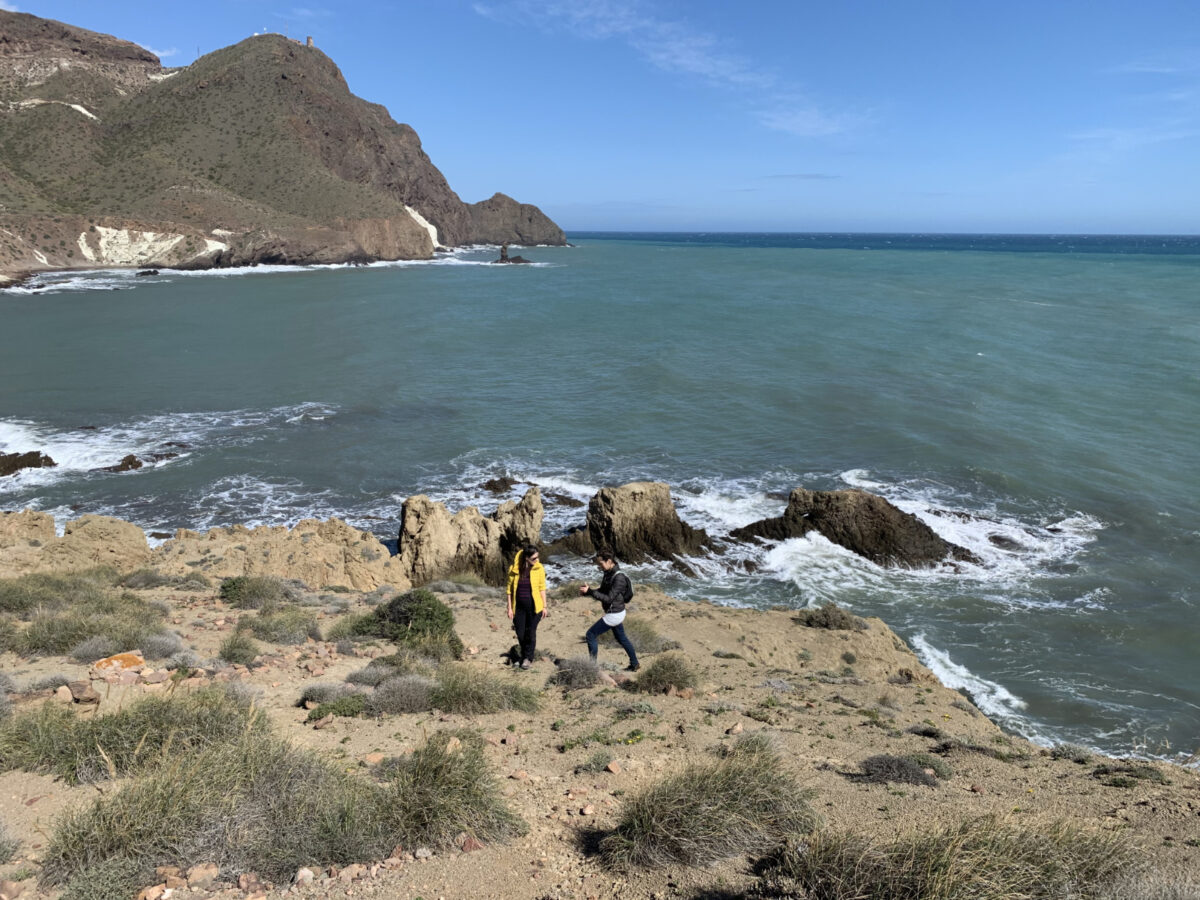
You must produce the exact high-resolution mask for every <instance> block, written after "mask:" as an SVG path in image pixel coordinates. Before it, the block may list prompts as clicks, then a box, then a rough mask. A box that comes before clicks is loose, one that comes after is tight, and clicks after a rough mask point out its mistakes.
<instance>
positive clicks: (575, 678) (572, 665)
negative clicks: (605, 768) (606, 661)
mask: <svg viewBox="0 0 1200 900" xmlns="http://www.w3.org/2000/svg"><path fill="white" fill-rule="evenodd" d="M557 665H558V669H557V670H556V671H555V673H554V674H553V675H551V676H550V682H549V683H550V684H557V685H561V686H562V687H565V688H566V689H567V690H578V689H579V688H590V687H593V686H594V685H596V684H597V683H598V682H599V681H600V667H599V666H598V665H597V664H596V661H595V660H594V659H592V658H591V657H588V656H576V657H573V658H572V659H560V660H558V663H557Z"/></svg>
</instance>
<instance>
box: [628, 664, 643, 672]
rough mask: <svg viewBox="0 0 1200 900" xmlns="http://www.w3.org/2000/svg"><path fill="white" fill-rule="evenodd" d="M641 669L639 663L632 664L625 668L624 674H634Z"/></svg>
mask: <svg viewBox="0 0 1200 900" xmlns="http://www.w3.org/2000/svg"><path fill="white" fill-rule="evenodd" d="M641 667H642V664H641V663H633V664H632V665H629V666H626V667H625V671H626V672H636V671H637V670H638V669H640V668H641Z"/></svg>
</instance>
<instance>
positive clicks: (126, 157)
mask: <svg viewBox="0 0 1200 900" xmlns="http://www.w3.org/2000/svg"><path fill="white" fill-rule="evenodd" d="M501 198H502V199H501ZM474 243H519V244H557V245H562V244H565V243H566V240H565V236H564V235H563V233H562V230H561V229H560V228H559V227H558V226H557V225H555V224H554V223H553V222H552V221H551V220H550V219H549V218H548V217H546V216H545V214H544V213H542V212H541V210H539V209H538V208H537V207H534V206H531V205H529V204H519V203H517V202H516V201H513V200H511V199H510V198H507V197H506V196H505V195H503V194H499V193H497V194H496V195H495V196H493V197H491V198H489V199H488V200H485V201H481V202H480V203H478V204H467V203H464V202H463V201H462V200H461V199H460V198H459V196H458V195H457V194H456V193H455V192H454V191H453V190H452V189H451V187H450V185H449V184H448V183H447V182H446V179H445V177H444V176H443V175H442V173H441V172H440V171H439V170H438V169H437V167H436V166H435V165H434V164H433V162H432V161H431V160H430V159H429V157H428V155H427V154H426V153H425V152H424V150H423V148H422V147H421V141H420V138H419V137H418V136H417V133H416V131H415V130H414V129H413V128H412V127H411V126H409V125H406V124H403V123H399V122H396V121H395V120H393V119H392V117H391V115H390V114H389V113H388V111H387V110H386V109H385V108H384V107H383V106H381V105H379V104H376V103H371V102H369V101H367V100H364V99H362V98H359V97H357V96H355V95H354V94H352V93H351V92H350V90H349V87H348V86H347V84H346V81H345V78H344V77H343V76H342V74H341V72H340V70H339V69H338V67H337V65H336V64H335V63H334V62H333V60H331V59H330V58H329V57H328V56H326V55H325V54H324V53H322V52H321V51H320V50H319V49H317V48H316V47H314V46H312V45H311V44H308V45H305V44H301V43H299V42H297V41H294V40H291V39H289V38H286V37H284V36H283V35H277V34H268V35H256V36H254V37H250V38H247V39H245V40H243V41H241V42H239V43H237V44H233V45H231V46H229V47H224V48H221V49H220V50H216V51H214V52H213V53H209V54H207V55H205V56H203V57H201V58H200V59H198V60H196V61H195V62H194V63H192V64H191V65H190V66H186V67H181V68H177V69H164V68H163V67H162V65H161V62H160V61H159V59H158V57H156V56H155V55H154V54H152V53H150V52H149V51H146V50H144V49H143V48H141V47H138V46H137V45H136V44H132V43H130V42H128V41H123V40H121V39H119V38H115V37H112V36H109V35H103V34H99V33H97V32H90V31H86V30H84V29H79V28H75V27H74V26H71V25H66V24H64V23H61V22H55V21H53V20H49V19H39V18H38V17H35V16H31V15H28V14H24V13H9V12H4V11H0V274H3V273H5V272H7V273H9V274H10V276H11V275H12V274H13V273H16V272H35V271H39V270H47V269H66V268H89V267H96V266H109V265H113V266H157V267H180V268H207V267H217V266H233V265H253V264H256V263H260V262H261V263H268V262H269V263H297V264H304V263H332V262H366V261H373V260H385V259H424V258H429V257H431V256H432V255H433V253H434V251H435V250H436V249H438V248H439V247H441V248H446V247H456V246H463V245H469V244H474Z"/></svg>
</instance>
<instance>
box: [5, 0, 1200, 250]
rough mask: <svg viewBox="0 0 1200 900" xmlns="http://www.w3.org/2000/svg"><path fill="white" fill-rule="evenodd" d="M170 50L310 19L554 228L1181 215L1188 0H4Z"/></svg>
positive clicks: (1189, 94) (921, 223)
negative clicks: (329, 0) (302, 0)
mask: <svg viewBox="0 0 1200 900" xmlns="http://www.w3.org/2000/svg"><path fill="white" fill-rule="evenodd" d="M0 7H2V8H5V9H14V8H15V9H17V10H19V11H21V12H29V13H33V14H35V15H40V16H46V17H48V18H54V19H59V20H61V21H65V22H69V23H71V24H74V25H79V26H81V27H84V28H90V29H92V30H96V31H103V32H107V33H110V34H115V35H117V36H118V37H122V38H126V39H128V40H132V41H136V42H137V43H139V44H141V45H143V46H145V47H148V48H150V49H152V50H154V51H155V52H157V53H159V55H160V56H162V58H163V62H164V64H167V65H187V64H188V63H190V62H192V61H193V60H194V59H195V58H196V54H197V51H199V52H200V53H205V52H209V51H212V50H215V49H217V48H218V47H222V46H225V45H228V44H232V43H236V42H237V41H239V40H241V39H242V38H244V37H247V36H249V35H251V34H253V33H255V32H260V31H263V30H268V31H279V32H286V33H288V34H290V35H291V36H293V37H301V38H303V37H305V36H307V35H312V36H313V37H314V39H315V41H316V44H317V46H318V47H320V48H321V49H322V50H324V51H325V52H326V53H327V54H328V55H329V56H330V57H332V58H333V60H334V61H335V62H336V63H337V64H338V65H339V66H340V67H341V69H342V72H343V73H344V74H345V76H346V80H347V81H348V82H349V84H350V87H351V89H352V90H353V91H354V92H355V93H356V94H358V95H359V96H361V97H364V98H366V99H368V100H372V101H374V102H377V103H382V104H383V105H384V106H386V107H387V108H388V110H389V111H390V112H391V114H392V116H393V117H394V118H395V119H396V120H398V121H401V122H407V123H408V124H410V125H412V126H413V127H414V128H415V129H416V130H417V133H418V134H419V135H420V136H421V139H422V141H423V143H424V146H425V149H426V151H427V152H428V153H429V155H430V156H431V157H432V159H433V161H434V163H435V164H436V165H437V166H438V167H439V168H440V169H441V170H442V171H443V173H445V175H446V177H447V178H448V180H449V181H450V184H451V186H452V187H453V188H454V189H455V190H456V191H457V192H458V193H459V195H460V196H461V197H462V198H463V199H464V200H467V201H469V202H473V201H476V200H481V199H483V198H485V197H488V196H490V195H491V194H492V193H493V192H494V191H497V190H501V191H503V192H505V193H507V194H510V195H512V196H514V197H516V198H517V199H518V200H521V201H523V202H529V203H536V204H538V205H539V206H541V207H542V208H543V209H544V210H545V211H546V212H547V213H548V214H549V215H551V216H552V217H553V218H554V219H555V220H556V221H558V222H559V223H560V224H561V225H563V226H564V227H565V228H567V230H568V231H570V230H586V229H604V230H659V229H661V230H746V231H756V230H757V231H992V232H996V231H999V232H1060V233H1062V232H1106V233H1124V232H1127V233H1187V234H1194V233H1200V175H1198V167H1197V163H1198V162H1200V2H1197V0H1176V2H1167V0H1138V2H1133V0H1128V2H1107V0H1050V2H1046V0H1040V2H1028V0H1006V2H1003V3H1001V2H988V3H982V2H976V0H872V2H866V0H862V2H859V0H834V2H830V0H820V2H816V0H813V2H810V0H793V2H783V0H778V2H777V0H741V2H738V3H734V2H733V0H688V2H684V0H586V2H576V0H408V2H384V0H375V2H354V0H346V2H343V3H340V4H337V5H336V6H335V5H334V4H322V3H320V2H318V0H311V2H310V3H309V5H305V6H299V5H290V4H288V3H286V2H271V0H236V2H235V0H207V2H203V3H192V2H180V0H154V2H143V0H129V2H121V0H110V2H96V0H45V2H37V0H0Z"/></svg>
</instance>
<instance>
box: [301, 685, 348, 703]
mask: <svg viewBox="0 0 1200 900" xmlns="http://www.w3.org/2000/svg"><path fill="white" fill-rule="evenodd" d="M355 693H360V692H359V691H356V690H355V689H354V688H352V687H350V686H349V685H345V684H336V683H333V682H329V681H318V682H316V683H315V684H310V685H307V686H306V687H305V688H304V690H302V691H301V692H300V700H299V701H298V702H297V703H296V705H297V706H306V705H308V704H309V703H315V704H317V705H318V706H320V705H321V704H322V703H329V702H331V701H333V700H337V699H338V698H339V697H345V696H347V695H348V694H355Z"/></svg>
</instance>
